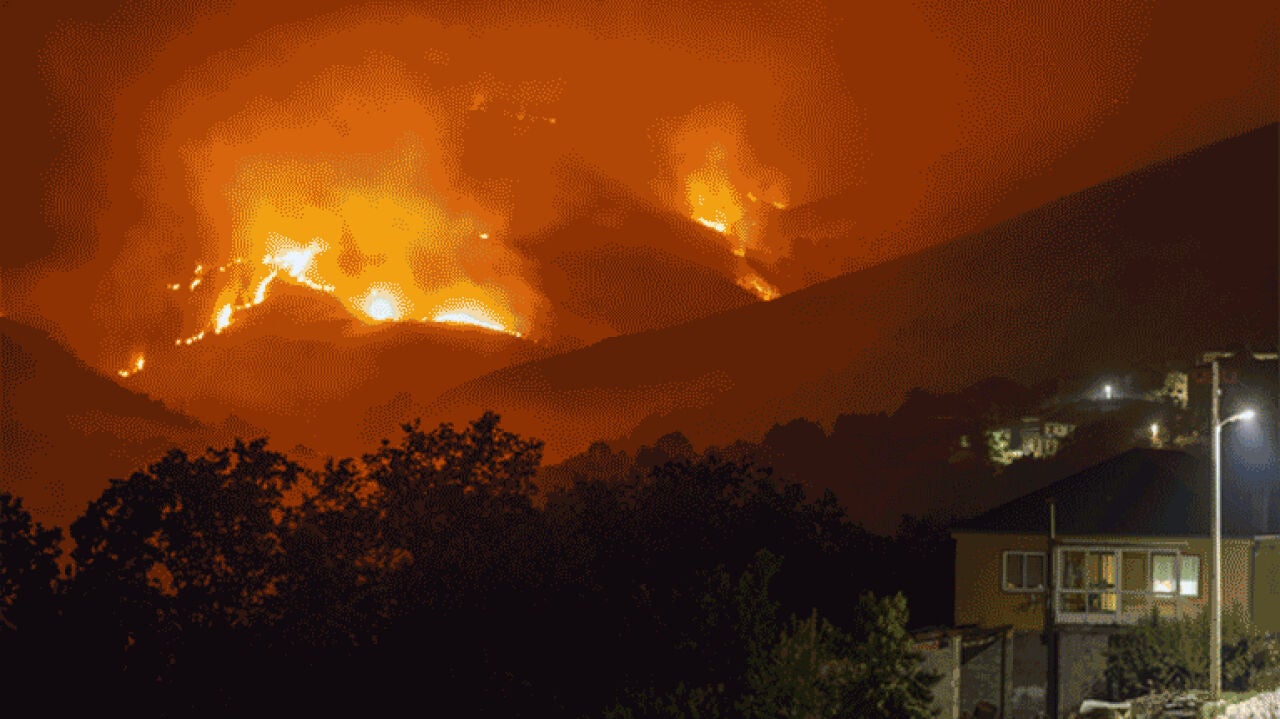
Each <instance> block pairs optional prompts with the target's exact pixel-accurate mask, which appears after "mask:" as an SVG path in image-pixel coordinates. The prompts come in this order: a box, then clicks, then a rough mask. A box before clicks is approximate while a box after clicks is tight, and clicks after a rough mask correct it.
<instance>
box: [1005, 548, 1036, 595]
mask: <svg viewBox="0 0 1280 719" xmlns="http://www.w3.org/2000/svg"><path fill="white" fill-rule="evenodd" d="M1044 564H1045V555H1044V552H1005V553H1004V581H1003V582H1002V584H1001V586H1003V587H1004V590H1005V591H1006V592H1035V591H1042V590H1043V589H1044Z"/></svg>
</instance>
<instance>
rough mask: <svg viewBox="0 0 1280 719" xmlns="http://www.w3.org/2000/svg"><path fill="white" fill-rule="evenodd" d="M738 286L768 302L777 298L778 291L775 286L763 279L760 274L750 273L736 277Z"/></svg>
mask: <svg viewBox="0 0 1280 719" xmlns="http://www.w3.org/2000/svg"><path fill="white" fill-rule="evenodd" d="M738 286H739V287H741V288H742V289H744V290H747V291H748V292H754V293H755V295H756V296H757V297H759V298H760V299H762V300H764V301H765V302H768V301H769V300H773V299H777V297H778V295H779V292H778V289H777V288H776V287H774V286H773V285H771V284H769V283H768V282H765V281H764V278H762V277H761V276H760V275H757V274H754V273H751V274H747V275H743V276H741V277H739V278H738Z"/></svg>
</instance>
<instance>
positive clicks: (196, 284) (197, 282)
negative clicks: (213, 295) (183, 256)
mask: <svg viewBox="0 0 1280 719" xmlns="http://www.w3.org/2000/svg"><path fill="white" fill-rule="evenodd" d="M200 282H201V280H200V278H199V277H197V278H195V279H194V280H191V286H190V287H189V288H188V289H190V290H192V291H194V290H195V289H196V288H197V287H199V286H200Z"/></svg>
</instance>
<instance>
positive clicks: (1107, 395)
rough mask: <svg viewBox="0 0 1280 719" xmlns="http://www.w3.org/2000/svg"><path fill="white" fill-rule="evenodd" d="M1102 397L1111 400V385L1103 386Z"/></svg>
mask: <svg viewBox="0 0 1280 719" xmlns="http://www.w3.org/2000/svg"><path fill="white" fill-rule="evenodd" d="M1102 395H1103V396H1104V397H1105V398H1107V399H1111V385H1104V386H1103V388H1102Z"/></svg>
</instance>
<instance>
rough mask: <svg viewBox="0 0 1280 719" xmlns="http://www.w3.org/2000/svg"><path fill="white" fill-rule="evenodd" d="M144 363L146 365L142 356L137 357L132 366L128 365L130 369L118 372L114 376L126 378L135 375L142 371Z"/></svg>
mask: <svg viewBox="0 0 1280 719" xmlns="http://www.w3.org/2000/svg"><path fill="white" fill-rule="evenodd" d="M146 363H147V360H146V358H145V357H143V356H142V355H138V358H137V359H135V360H134V361H133V364H132V365H130V367H131V369H122V370H118V371H117V372H116V374H118V375H120V376H121V377H128V376H129V375H134V374H137V373H139V372H141V371H142V368H143V367H144V366H146Z"/></svg>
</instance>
